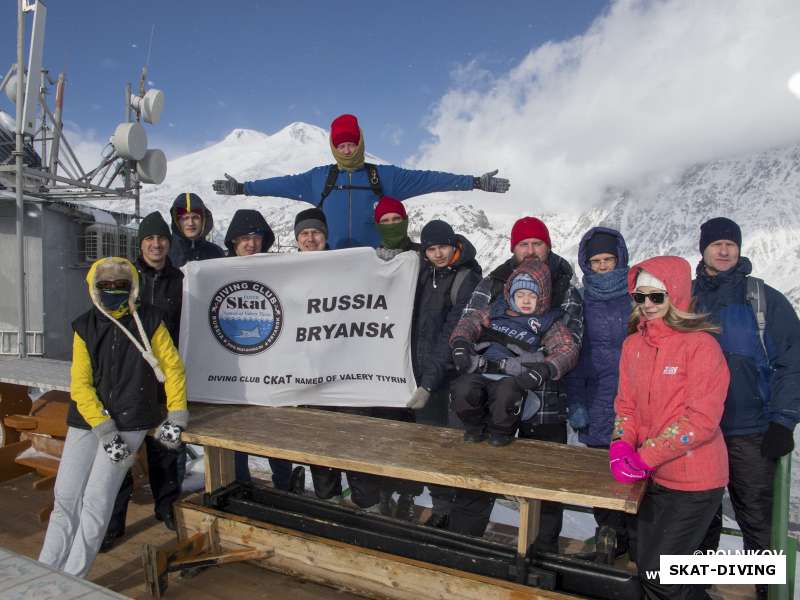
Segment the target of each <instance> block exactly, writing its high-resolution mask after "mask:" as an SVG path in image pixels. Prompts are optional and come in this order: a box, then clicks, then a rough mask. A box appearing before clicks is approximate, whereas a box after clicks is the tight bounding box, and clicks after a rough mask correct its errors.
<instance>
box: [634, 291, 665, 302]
mask: <svg viewBox="0 0 800 600" xmlns="http://www.w3.org/2000/svg"><path fill="white" fill-rule="evenodd" d="M631 298H633V301H634V302H636V304H644V301H645V300H646V299H647V298H650V302H652V303H653V304H664V300H666V299H667V292H650V293H649V294H643V293H642V292H633V293H632V294H631Z"/></svg>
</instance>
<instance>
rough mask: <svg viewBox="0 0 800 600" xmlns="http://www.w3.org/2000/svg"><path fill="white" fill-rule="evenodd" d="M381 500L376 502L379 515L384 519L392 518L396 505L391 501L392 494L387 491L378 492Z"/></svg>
mask: <svg viewBox="0 0 800 600" xmlns="http://www.w3.org/2000/svg"><path fill="white" fill-rule="evenodd" d="M380 496H381V499H380V500H379V501H378V508H379V509H380V513H381V514H382V515H383V516H384V517H391V516H394V512H395V510H396V508H397V507H396V505H395V503H394V500H393V499H392V492H389V491H387V490H381V491H380Z"/></svg>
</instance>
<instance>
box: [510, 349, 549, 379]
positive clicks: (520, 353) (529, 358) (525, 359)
mask: <svg viewBox="0 0 800 600" xmlns="http://www.w3.org/2000/svg"><path fill="white" fill-rule="evenodd" d="M508 349H509V350H511V351H512V352H513V353H514V354H516V356H512V357H511V358H505V359H503V360H502V361H500V370H501V371H502V372H503V373H505V374H506V375H513V376H517V375H522V374H524V373H525V372H527V371H528V370H530V368H531V367H532V366H533V365H535V364H536V363H540V362H542V361H544V354H542V353H541V352H528V351H526V350H523V349H522V348H520V347H519V346H517V345H516V344H509V346H508Z"/></svg>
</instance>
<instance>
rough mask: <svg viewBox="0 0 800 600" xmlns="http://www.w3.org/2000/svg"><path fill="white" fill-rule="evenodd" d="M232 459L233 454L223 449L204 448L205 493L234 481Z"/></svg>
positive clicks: (234, 474)
mask: <svg viewBox="0 0 800 600" xmlns="http://www.w3.org/2000/svg"><path fill="white" fill-rule="evenodd" d="M233 457H234V454H233V452H231V451H230V450H226V449H224V448H213V447H206V448H205V487H206V491H207V492H213V491H214V490H216V489H218V488H221V487H224V486H226V485H228V484H229V483H232V482H233V481H234V480H235V479H236V472H235V467H234V462H233Z"/></svg>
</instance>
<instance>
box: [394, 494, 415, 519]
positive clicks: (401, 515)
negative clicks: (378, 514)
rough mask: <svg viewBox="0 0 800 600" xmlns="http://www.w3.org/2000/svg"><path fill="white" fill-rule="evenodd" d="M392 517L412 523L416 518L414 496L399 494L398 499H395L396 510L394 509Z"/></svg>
mask: <svg viewBox="0 0 800 600" xmlns="http://www.w3.org/2000/svg"><path fill="white" fill-rule="evenodd" d="M394 516H395V518H397V519H402V520H403V521H409V522H412V521H414V518H415V517H416V512H415V510H414V496H412V495H411V494H400V497H399V498H398V499H397V508H396V509H395V513H394Z"/></svg>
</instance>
